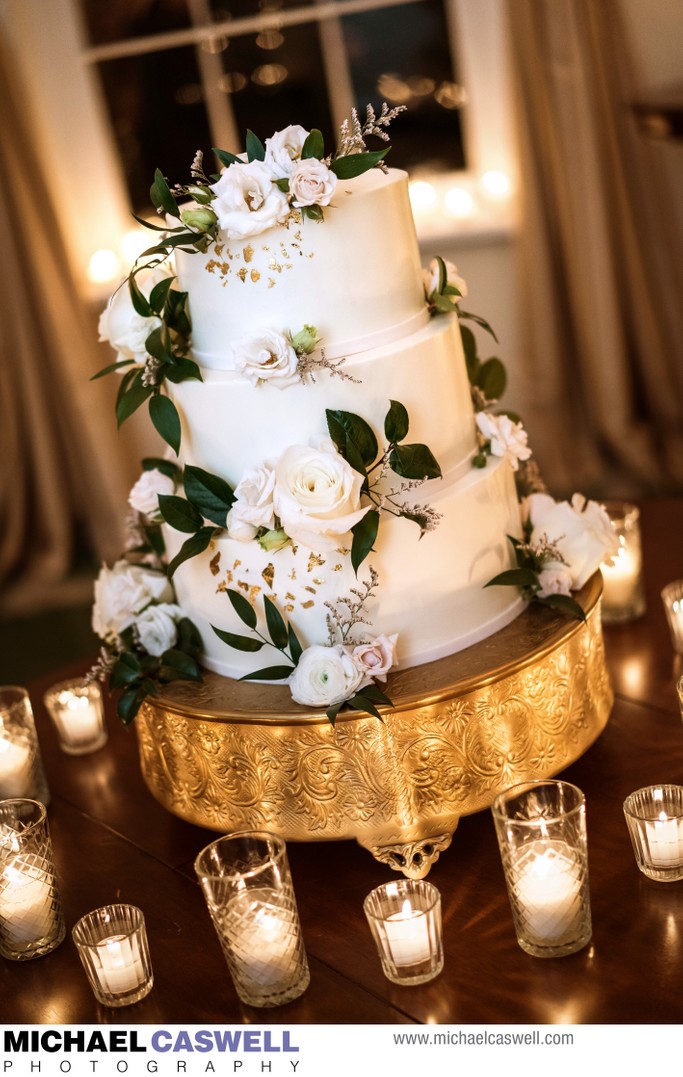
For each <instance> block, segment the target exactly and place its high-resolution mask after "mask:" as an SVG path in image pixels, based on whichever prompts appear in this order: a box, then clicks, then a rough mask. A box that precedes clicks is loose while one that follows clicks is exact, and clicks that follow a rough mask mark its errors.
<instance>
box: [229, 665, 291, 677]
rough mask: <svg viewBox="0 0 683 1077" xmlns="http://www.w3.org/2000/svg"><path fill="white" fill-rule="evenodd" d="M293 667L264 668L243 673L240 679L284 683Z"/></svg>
mask: <svg viewBox="0 0 683 1077" xmlns="http://www.w3.org/2000/svg"><path fill="white" fill-rule="evenodd" d="M293 669H294V666H266V668H265V669H257V670H256V671H255V672H254V673H245V674H244V676H243V677H240V680H241V681H285V680H287V678H288V677H289V675H290V674H291V672H292V670H293Z"/></svg>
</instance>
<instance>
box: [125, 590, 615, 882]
mask: <svg viewBox="0 0 683 1077" xmlns="http://www.w3.org/2000/svg"><path fill="white" fill-rule="evenodd" d="M601 590H602V583H601V578H600V574H599V573H597V574H596V575H595V576H594V577H593V578H592V579H591V580H589V582H588V583H587V584H586V586H585V587H584V589H583V590H582V591H581V592H580V594H579V595H578V599H579V601H580V602H581V605H582V606H583V608H584V610H585V611H586V615H587V619H586V621H585V622H579V621H578V620H571V619H568V618H567V617H565V616H563V615H561V614H558V613H554V612H553V611H551V610H549V609H546V608H544V607H539V606H532V607H530V608H529V609H527V610H526V611H525V612H524V613H522V614H521V616H520V617H518V618H517V620H515V621H514V622H513V623H512V624H510V625H508V627H507V628H505V629H503V630H502V631H500V632H497V633H496V634H495V635H494V636H491V637H489V639H487V640H484V641H483V642H482V643H479V644H477V645H475V646H474V647H470V648H468V649H467V650H465V651H461V652H460V653H458V654H455V655H451V656H450V657H448V658H444V659H441V660H440V661H438V662H431V663H429V664H428V665H424V666H417V667H415V668H413V669H407V670H403V671H399V672H397V673H395V674H392V675H391V676H390V678H389V683H388V686H387V690H388V694H389V695H390V697H391V699H392V700H393V702H394V704H395V706H394V709H393V710H388V709H387V710H385V711H384V713H383V721H381V722H380V721H378V720H377V719H376V718H373V717H371V716H370V715H367V714H363V713H360V712H358V711H347V712H343V713H341V714H340V715H339V717H338V718H337V721H336V725H335V726H334V727H333V726H332V725H331V724H330V722H329V721H328V719H327V717H326V716H325V713H324V711H321V712H314V711H311V710H310V709H307V708H304V707H300V706H298V705H297V704H295V703H293V702H292V699H291V697H290V693H289V689H288V688H287V687H286V686H284V685H268V684H253V683H249V682H240V681H233V680H229V679H227V678H225V677H219V676H218V675H216V674H213V673H208V674H206V679H205V681H204V683H202V684H198V685H197V684H191V683H189V682H187V681H178V682H175V683H174V684H173V685H172V686H170V687H169V688H168V689H167V690H165V692H164V695H163V696H157V697H156V698H154V699H148V701H147V702H146V703H145V705H144V706H143V708H142V709H141V711H140V714H139V716H138V719H137V722H136V726H137V730H138V738H139V748H140V760H141V766H142V773H143V775H144V778H145V781H146V783H147V785H148V787H149V789H150V790H151V792H152V793H153V795H154V796H155V797H156V798H157V800H159V801H160V802H161V804H162V805H163V806H164V807H165V808H167V809H168V810H169V811H171V812H173V813H174V814H176V815H178V816H180V817H181V818H183V819H186V820H188V821H189V822H192V823H196V824H198V825H199V826H205V827H209V828H211V829H214V830H218V831H221V832H223V833H226V832H228V831H237V830H255V829H260V830H270V831H274V832H276V833H278V834H280V835H282V836H283V837H284V838H285V839H288V840H293V841H317V840H332V839H341V838H355V839H356V840H357V841H358V842H359V843H360V844H361V845H363V846H365V847H366V848H367V849H369V850H370V852H371V853H372V854H373V856H375V857H376V858H377V859H378V860H380V861H382V862H385V863H387V864H389V865H391V866H392V867H394V868H396V869H397V870H399V871H402V872H403V873H404V874H405V875H407V876H409V877H410V878H422V877H424V876H425V875H426V874H427V872H428V871H429V869H430V867H431V865H432V863H433V862H434V861H435V860H436V859H437V858H438V856H439V853H440V852H441V851H442V850H444V849H445V848H447V847H448V845H450V842H451V839H452V836H453V833H454V831H455V829H456V827H457V825H458V820H459V819H460V816H462V815H467V814H469V813H471V812H475V811H479V810H480V809H482V808H486V807H488V806H489V805H490V804H491V802H492V800H493V798H494V797H495V796H496V794H497V793H498V792H500V791H501V790H502V789H505V788H507V787H508V786H510V785H513V784H515V783H516V782H520V781H526V780H528V779H532V778H545V777H550V776H551V775H553V774H556V773H557V772H558V771H560V770H562V769H563V768H564V767H566V766H567V765H568V764H569V763H571V762H573V761H574V760H575V759H577V758H578V757H579V756H580V755H582V754H583V752H585V751H586V749H587V748H588V747H589V746H590V745H591V744H592V743H593V741H594V740H595V739H596V738H597V737H598V735H599V734H600V733H601V732H602V730H603V728H604V727H605V725H606V723H607V720H608V718H609V713H610V709H611V706H612V701H613V694H612V689H611V686H610V683H609V678H608V675H607V670H606V666H605V655H604V647H603V639H602V628H601V623H600V601H599V599H600V594H601Z"/></svg>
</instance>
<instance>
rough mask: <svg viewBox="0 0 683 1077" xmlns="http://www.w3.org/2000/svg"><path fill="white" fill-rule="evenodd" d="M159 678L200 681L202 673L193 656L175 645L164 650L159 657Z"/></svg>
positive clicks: (164, 679)
mask: <svg viewBox="0 0 683 1077" xmlns="http://www.w3.org/2000/svg"><path fill="white" fill-rule="evenodd" d="M160 662H161V665H160V668H159V679H160V680H162V681H175V680H184V681H201V679H202V674H201V671H200V669H199V666H198V665H197V663H196V662H195V660H194V658H191V657H190V655H189V654H185V653H184V652H183V651H179V650H177V649H176V648H175V647H171V648H169V650H167V651H164V653H163V654H162V656H161V658H160Z"/></svg>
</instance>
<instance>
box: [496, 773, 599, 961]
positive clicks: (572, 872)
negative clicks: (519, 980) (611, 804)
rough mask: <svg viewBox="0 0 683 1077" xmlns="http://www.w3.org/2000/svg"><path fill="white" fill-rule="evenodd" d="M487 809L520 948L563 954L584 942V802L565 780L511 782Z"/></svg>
mask: <svg viewBox="0 0 683 1077" xmlns="http://www.w3.org/2000/svg"><path fill="white" fill-rule="evenodd" d="M491 810H492V813H493V819H494V823H495V827H496V834H497V837H498V846H499V848H500V855H501V859H502V862H503V869H504V872H505V882H506V885H507V890H508V896H509V898H510V906H511V909H512V918H513V921H514V925H515V931H516V933H517V942H518V943H519V945H520V946H521V948H522V949H523V950H524V951H525V952H526V953H528V954H531V955H532V956H533V957H564V956H565V955H567V954H573V953H575V952H576V951H577V950H581V949H582V948H583V947H584V946H586V945H587V943H588V942H589V941H590V938H591V933H592V928H591V909H590V892H589V889H588V855H587V843H586V805H585V798H584V795H583V793H582V792H581V790H580V789H577V787H576V786H575V785H570V784H569V783H568V782H561V781H552V780H548V781H536V782H526V783H524V784H522V785H516V786H513V787H512V788H511V789H507V790H506V791H505V792H503V793H501V794H500V795H499V796H497V797H496V799H495V800H494V802H493V804H492V806H491Z"/></svg>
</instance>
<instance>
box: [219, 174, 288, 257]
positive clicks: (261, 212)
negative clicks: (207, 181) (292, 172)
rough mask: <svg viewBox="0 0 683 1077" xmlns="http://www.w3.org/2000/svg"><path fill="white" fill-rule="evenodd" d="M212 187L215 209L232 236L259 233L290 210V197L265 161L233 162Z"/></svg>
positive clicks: (243, 237)
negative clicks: (282, 189)
mask: <svg viewBox="0 0 683 1077" xmlns="http://www.w3.org/2000/svg"><path fill="white" fill-rule="evenodd" d="M211 190H212V191H214V192H215V195H216V197H215V199H214V200H213V202H212V203H211V205H212V208H213V210H214V212H215V214H216V216H217V217H218V223H219V225H220V227H221V228H222V229H223V231H224V232H225V233H226V234H227V236H228V238H229V239H246V238H247V237H248V236H257V235H259V234H260V233H261V232H265V231H266V229H268V228H272V227H273V226H274V225H276V224H279V223H280V222H281V221H283V220H284V219H285V217H286V216H287V214H288V213H289V203H288V202H287V197H286V195H285V194H284V193H283V192H282V191H281V190H280V189H279V187H276V186H275V184H274V183H273V176H272V173H271V172H270V170H269V169H268V168H267V166H266V165H265V164H264V163H263V161H250V162H249V163H248V164H246V165H244V164H237V163H235V164H232V165H230V166H229V168H226V169H225V170H224V171H223V172H222V173H221V176H220V179H219V180H218V182H217V183H214V184H213V185H212V187H211Z"/></svg>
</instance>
